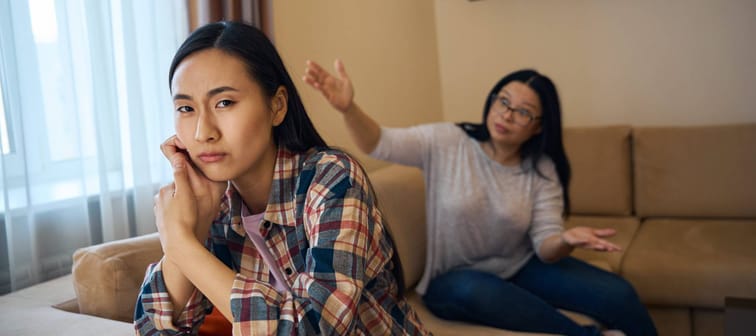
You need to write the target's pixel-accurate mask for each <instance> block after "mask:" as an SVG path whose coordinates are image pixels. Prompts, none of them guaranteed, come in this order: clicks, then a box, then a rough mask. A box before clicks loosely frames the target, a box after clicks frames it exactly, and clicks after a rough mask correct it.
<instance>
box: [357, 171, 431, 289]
mask: <svg viewBox="0 0 756 336" xmlns="http://www.w3.org/2000/svg"><path fill="white" fill-rule="evenodd" d="M370 180H371V182H372V184H373V188H374V189H375V193H376V196H377V197H378V206H379V207H380V208H381V210H382V212H383V218H384V221H385V222H386V223H387V224H388V225H387V226H388V228H389V230H390V231H391V234H392V236H393V238H394V244H395V246H396V250H397V251H398V253H399V257H400V258H401V263H402V269H403V271H404V282H405V287H407V288H411V287H413V286H414V285H415V284H416V283H417V282H418V281H420V277H421V276H422V273H423V269H424V267H425V242H426V232H425V189H424V188H425V183H424V182H423V175H422V173H421V172H420V170H419V169H417V168H411V167H405V166H400V165H392V166H388V167H385V168H381V169H379V170H376V171H374V172H371V173H370Z"/></svg>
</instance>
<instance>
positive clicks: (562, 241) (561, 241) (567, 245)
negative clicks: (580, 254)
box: [559, 232, 575, 248]
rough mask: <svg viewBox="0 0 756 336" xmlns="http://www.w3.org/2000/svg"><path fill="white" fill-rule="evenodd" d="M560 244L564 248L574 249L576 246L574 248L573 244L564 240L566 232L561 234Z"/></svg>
mask: <svg viewBox="0 0 756 336" xmlns="http://www.w3.org/2000/svg"><path fill="white" fill-rule="evenodd" d="M559 243H560V244H562V246H565V247H569V248H574V247H575V246H572V244H570V242H569V241H567V239H566V238H564V232H562V233H561V234H559Z"/></svg>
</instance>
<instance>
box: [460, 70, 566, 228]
mask: <svg viewBox="0 0 756 336" xmlns="http://www.w3.org/2000/svg"><path fill="white" fill-rule="evenodd" d="M513 81H518V82H521V83H523V84H525V85H527V86H529V87H530V88H531V89H533V91H535V92H536V94H538V98H539V99H540V102H541V108H542V109H543V115H542V118H541V119H540V122H541V132H540V133H538V134H536V135H533V136H532V137H531V138H530V139H528V140H527V141H525V143H523V144H522V146H521V147H520V159H521V162H522V163H523V164H526V163H527V164H529V165H530V167H523V168H530V169H534V170H535V171H536V173H538V175H539V176H541V177H545V176H544V175H543V174H542V173H541V171H539V170H538V161H539V160H540V159H541V157H542V156H544V155H546V156H547V157H549V158H550V159H551V161H553V162H554V166H556V171H557V175H558V176H559V182H560V183H561V184H562V193H563V196H564V197H563V199H564V213H563V216H564V217H567V216H569V214H570V162H569V160H568V159H567V154H565V152H564V145H563V144H562V109H561V107H560V105H559V95H558V94H557V89H556V86H554V83H553V82H552V81H551V79H549V77H546V76H544V75H542V74H540V73H538V72H537V71H535V70H530V69H525V70H519V71H515V72H513V73H511V74H509V75H507V76H505V77H504V78H502V79H501V80H499V82H498V83H496V85H494V87H493V88H492V89H491V91H490V92H489V93H488V95H486V100H485V105H484V106H483V123H481V124H474V123H459V124H457V125H458V126H459V127H461V128H462V129H463V130H464V131H465V132H466V133H467V135H469V136H470V137H472V138H474V139H476V140H478V141H487V140H489V139H491V134H489V133H488V127H487V125H486V121H487V120H488V113H489V112H490V111H491V103H492V101H493V100H492V99H491V97H493V96H495V95H496V94H498V93H499V91H501V88H502V87H504V86H505V85H507V84H509V83H510V82H513Z"/></svg>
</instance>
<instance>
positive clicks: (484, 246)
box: [370, 123, 563, 294]
mask: <svg viewBox="0 0 756 336" xmlns="http://www.w3.org/2000/svg"><path fill="white" fill-rule="evenodd" d="M370 155H371V156H372V157H374V158H377V159H381V160H386V161H391V162H394V163H399V164H403V165H409V166H415V167H419V168H421V169H422V170H423V174H424V176H425V188H426V190H425V191H426V198H427V199H426V203H425V204H426V206H425V207H426V218H427V235H428V246H427V258H426V264H425V270H424V272H423V277H422V278H421V280H420V283H419V284H418V285H417V287H416V290H417V292H418V293H420V294H425V290H426V289H427V287H428V283H429V281H430V279H432V278H433V277H435V276H437V275H439V274H442V273H444V272H447V271H449V270H452V269H458V268H471V269H476V270H481V271H486V272H490V273H494V274H498V275H499V276H500V277H502V278H504V279H506V278H508V277H510V276H512V275H513V274H514V273H516V272H517V271H518V270H519V269H520V268H521V267H522V266H523V265H524V264H525V263H526V262H527V260H528V259H529V258H530V257H531V256H532V255H533V253H534V251H538V247H539V246H540V244H541V242H542V241H543V240H544V239H546V238H548V237H550V236H552V235H556V234H560V233H561V232H562V230H563V225H562V217H561V214H562V208H563V204H562V187H561V185H560V184H559V179H558V178H557V174H556V170H555V168H554V164H553V163H552V162H551V160H549V159H548V158H544V159H541V161H540V162H539V165H538V167H539V170H540V171H541V173H543V174H544V175H545V176H546V177H547V179H545V178H543V177H540V176H539V175H538V174H537V173H536V172H535V171H534V170H532V169H526V170H523V168H522V166H521V165H517V166H504V165H502V164H500V163H498V162H496V161H494V160H492V159H491V158H490V157H489V156H488V155H487V154H486V153H485V152H483V149H482V148H481V147H480V142H478V141H477V140H475V139H473V138H471V137H469V136H468V135H467V134H466V133H465V132H464V131H463V130H462V129H461V128H459V127H457V126H456V125H454V124H451V123H437V124H429V125H421V126H415V127H410V128H404V129H397V128H382V129H381V138H380V140H379V142H378V145H377V147H376V148H375V150H374V151H373V152H372V153H370Z"/></svg>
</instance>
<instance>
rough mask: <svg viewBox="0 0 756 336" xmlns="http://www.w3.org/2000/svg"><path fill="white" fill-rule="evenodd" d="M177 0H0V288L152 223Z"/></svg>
mask: <svg viewBox="0 0 756 336" xmlns="http://www.w3.org/2000/svg"><path fill="white" fill-rule="evenodd" d="M187 34H188V23H187V9H186V1H185V0H170V1H165V0H161V1H153V0H141V1H139V0H123V1H118V0H57V1H56V0H23V1H19V0H0V92H1V95H0V97H1V98H2V99H1V100H0V132H2V134H1V135H2V137H1V138H2V139H1V140H2V155H1V156H0V157H1V158H2V159H1V160H0V188H1V189H2V192H1V193H0V214H1V215H0V222H1V223H0V293H5V292H8V291H12V290H17V289H20V288H23V287H26V286H29V285H32V284H35V283H37V282H40V281H44V280H47V279H50V278H53V277H57V276H60V275H63V274H66V273H68V272H70V267H71V255H72V253H73V252H74V250H75V249H77V248H79V247H82V246H87V245H92V244H97V243H101V242H104V241H110V240H114V239H121V238H127V237H130V236H135V235H140V234H145V233H149V232H154V231H155V225H154V219H153V215H152V197H153V195H154V193H155V191H156V190H157V187H158V186H159V185H160V184H162V183H165V182H166V181H170V179H171V175H170V174H171V173H170V170H169V169H168V168H169V167H168V164H167V163H166V162H165V160H164V159H163V158H162V156H161V154H160V151H159V144H160V142H161V141H162V140H163V139H164V138H166V137H167V136H169V135H170V134H171V133H172V130H173V121H172V119H173V114H172V104H171V101H170V95H169V92H168V83H167V77H168V76H167V75H168V67H169V64H170V61H171V58H172V56H173V53H174V52H175V50H176V49H177V48H178V46H179V44H180V43H181V41H182V40H183V39H184V38H185V37H186V36H187Z"/></svg>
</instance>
